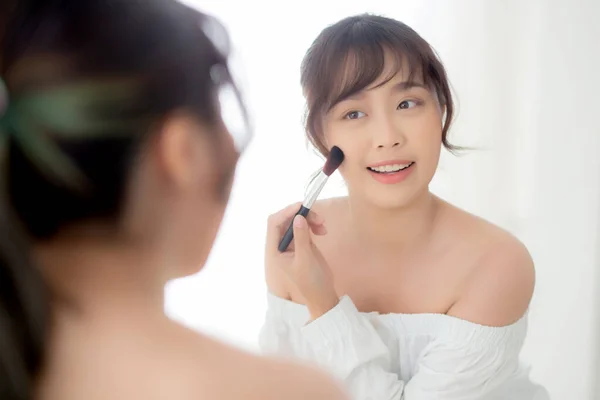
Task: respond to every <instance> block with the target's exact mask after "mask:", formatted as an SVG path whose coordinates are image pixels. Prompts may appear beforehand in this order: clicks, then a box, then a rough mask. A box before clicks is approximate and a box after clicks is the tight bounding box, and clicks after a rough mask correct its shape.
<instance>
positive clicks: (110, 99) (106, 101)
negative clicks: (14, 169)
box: [0, 79, 143, 190]
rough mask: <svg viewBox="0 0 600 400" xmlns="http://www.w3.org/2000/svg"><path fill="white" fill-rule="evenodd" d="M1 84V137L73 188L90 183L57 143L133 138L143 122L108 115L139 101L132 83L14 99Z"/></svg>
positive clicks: (92, 84) (101, 83) (76, 85)
mask: <svg viewBox="0 0 600 400" xmlns="http://www.w3.org/2000/svg"><path fill="white" fill-rule="evenodd" d="M0 85H1V86H2V88H0V91H3V93H0V99H5V100H4V103H6V104H4V107H2V104H1V103H0V134H1V135H11V137H12V138H13V139H14V140H15V141H16V142H17V143H18V144H19V146H20V147H21V149H22V150H23V152H24V153H25V154H27V156H28V157H29V158H30V159H31V160H32V161H33V162H34V163H35V164H36V165H37V166H38V168H39V169H40V171H41V172H43V173H45V174H46V175H47V176H48V178H50V179H55V180H56V179H58V180H59V181H60V182H61V183H62V184H66V185H68V186H70V187H71V188H73V189H78V190H81V189H83V190H85V189H86V187H88V183H89V182H87V178H86V176H85V175H84V174H83V172H82V171H80V169H79V168H78V167H77V165H76V164H75V163H74V162H73V160H71V159H70V158H69V157H68V156H67V155H66V154H65V153H64V152H63V151H62V150H61V148H60V146H59V145H58V144H57V142H56V139H61V140H86V139H94V138H100V137H110V136H113V137H114V136H115V135H123V134H131V133H132V131H136V130H138V129H139V128H140V123H141V122H143V121H140V120H139V119H137V120H135V119H131V118H118V117H117V118H114V115H113V116H110V115H107V114H105V113H103V112H102V111H103V110H104V111H106V110H110V109H112V110H113V111H114V110H115V109H116V110H118V106H121V105H128V104H131V103H132V102H135V100H136V98H137V96H138V94H139V90H138V89H139V86H138V85H137V84H134V83H133V82H131V81H123V80H109V81H107V80H102V79H99V80H90V81H80V82H73V83H67V84H62V85H56V86H51V87H46V88H36V89H34V90H31V91H24V93H20V94H19V95H18V96H15V97H14V98H10V99H9V95H8V90H7V88H6V85H5V83H4V82H3V81H0ZM1 101H2V100H0V102H1ZM115 107H117V108H115ZM2 110H4V111H2ZM103 114H104V115H103Z"/></svg>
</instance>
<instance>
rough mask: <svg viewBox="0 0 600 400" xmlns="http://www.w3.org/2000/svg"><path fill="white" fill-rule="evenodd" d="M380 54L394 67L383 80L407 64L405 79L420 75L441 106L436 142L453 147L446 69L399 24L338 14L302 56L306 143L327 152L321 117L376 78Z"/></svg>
mask: <svg viewBox="0 0 600 400" xmlns="http://www.w3.org/2000/svg"><path fill="white" fill-rule="evenodd" d="M386 54H389V55H391V56H392V57H393V61H394V63H395V65H394V67H395V68H394V69H393V70H392V73H391V74H390V75H389V76H386V77H384V79H383V83H385V82H387V81H389V80H390V79H392V78H393V77H394V76H395V75H396V73H398V72H399V71H400V70H401V69H402V67H403V66H407V68H408V69H409V70H408V80H409V81H414V80H418V79H420V80H421V81H422V83H423V84H425V85H426V86H428V87H430V88H431V90H433V91H434V92H435V93H436V95H437V97H438V100H439V102H440V105H441V106H442V107H444V108H445V119H444V124H443V128H442V144H443V145H444V147H445V148H446V149H448V150H450V151H453V150H458V149H459V148H458V147H457V146H454V145H452V144H450V142H449V141H448V130H449V129H450V124H451V122H452V117H453V113H454V104H453V101H452V93H451V91H450V85H449V83H448V78H447V77H446V71H445V69H444V66H443V65H442V63H441V61H440V60H439V58H438V57H437V55H436V54H435V51H434V50H433V49H432V47H431V46H430V45H429V44H428V43H427V42H426V41H425V40H424V39H423V38H422V37H421V36H419V34H418V33H417V32H415V31H414V30H413V29H412V28H410V27H409V26H407V25H405V24H403V23H402V22H400V21H397V20H394V19H391V18H386V17H382V16H377V15H370V14H362V15H357V16H352V17H348V18H344V19H343V20H341V21H339V22H337V23H335V24H333V25H331V26H329V27H327V28H326V29H324V30H323V31H322V32H321V33H320V34H319V36H318V37H317V38H316V39H315V41H314V42H313V43H312V45H311V46H310V48H309V49H308V51H307V52H306V55H305V56H304V59H303V61H302V67H301V85H302V88H303V91H304V95H305V97H306V100H307V104H306V108H307V110H306V114H305V118H304V123H305V129H306V134H307V136H308V139H309V141H310V143H311V144H312V145H313V146H314V147H315V148H316V149H317V150H318V151H319V152H320V153H321V154H322V155H324V156H327V155H328V153H329V149H327V147H326V146H325V144H324V141H323V131H322V121H323V117H324V116H325V114H326V113H327V112H328V111H330V110H331V109H332V108H333V107H334V106H335V105H336V104H337V103H339V102H340V101H342V100H344V99H346V98H347V97H349V96H352V95H353V94H356V93H357V92H360V91H361V90H363V89H365V88H367V87H368V86H369V85H371V84H373V83H374V82H375V81H376V80H377V79H380V78H381V76H382V73H383V72H384V69H385V65H384V57H385V55H386ZM383 83H382V84H383Z"/></svg>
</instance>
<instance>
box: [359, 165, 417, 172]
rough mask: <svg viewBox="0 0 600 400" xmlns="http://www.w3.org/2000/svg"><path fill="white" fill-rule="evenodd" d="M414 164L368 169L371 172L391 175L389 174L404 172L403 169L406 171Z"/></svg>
mask: <svg viewBox="0 0 600 400" xmlns="http://www.w3.org/2000/svg"><path fill="white" fill-rule="evenodd" d="M413 164H414V162H411V163H408V164H391V165H382V166H380V167H367V169H369V170H371V171H375V172H379V173H382V174H389V173H394V172H398V171H402V170H403V169H406V168H408V167H410V166H411V165H413Z"/></svg>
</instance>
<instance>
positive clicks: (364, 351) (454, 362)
mask: <svg viewBox="0 0 600 400" xmlns="http://www.w3.org/2000/svg"><path fill="white" fill-rule="evenodd" d="M267 296H268V310H267V315H266V320H265V323H264V325H263V327H262V330H261V333H260V338H259V343H260V347H261V349H262V351H263V352H264V353H266V354H271V355H278V356H283V357H292V358H300V359H303V360H305V361H309V362H314V363H316V364H318V365H319V366H321V367H323V368H325V369H326V370H328V371H330V372H331V373H332V374H333V375H334V376H335V377H337V378H339V379H340V380H341V381H342V383H343V384H344V385H345V387H346V388H347V390H348V393H350V394H351V395H352V398H353V399H355V400H368V399H370V400H392V399H393V400H401V399H402V400H434V399H435V400H534V399H535V400H548V399H549V396H548V394H547V392H546V390H545V389H544V388H542V387H540V386H539V385H536V384H534V383H533V382H532V381H531V380H530V379H529V376H528V375H529V371H528V370H527V369H526V368H524V367H522V365H521V363H520V361H519V353H520V351H521V348H522V346H523V341H524V339H525V335H526V332H527V315H524V316H523V317H522V318H521V319H520V320H519V321H517V322H516V323H514V324H512V325H508V326H504V327H488V326H482V325H478V324H475V323H472V322H468V321H465V320H462V319H459V318H455V317H451V316H447V315H443V314H379V313H361V312H359V311H358V310H357V308H356V306H355V305H354V303H353V302H352V300H351V299H350V297H348V296H344V297H342V298H341V300H340V302H339V303H338V305H337V306H336V307H334V308H332V309H331V310H330V311H329V312H327V313H326V314H324V315H323V316H321V317H320V318H318V319H316V320H314V321H312V322H310V323H307V322H308V321H309V319H310V314H309V312H308V309H307V307H306V306H304V305H300V304H297V303H294V302H291V301H289V300H285V299H282V298H280V297H277V296H274V295H273V294H271V293H268V295H267Z"/></svg>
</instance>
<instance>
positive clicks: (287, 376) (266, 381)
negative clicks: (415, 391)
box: [159, 326, 345, 400]
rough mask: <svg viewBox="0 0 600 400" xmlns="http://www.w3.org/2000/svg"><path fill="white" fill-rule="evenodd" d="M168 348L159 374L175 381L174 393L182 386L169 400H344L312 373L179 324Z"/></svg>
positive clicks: (301, 366)
mask: <svg viewBox="0 0 600 400" xmlns="http://www.w3.org/2000/svg"><path fill="white" fill-rule="evenodd" d="M169 346H170V347H171V349H170V351H168V350H167V349H165V351H164V354H165V358H166V359H168V362H164V363H161V364H160V368H161V373H160V374H159V375H162V376H163V379H165V378H167V379H168V381H170V382H180V384H179V385H177V386H178V387H174V388H173V390H182V391H186V389H185V388H187V391H186V393H182V396H181V397H175V396H170V397H169V398H174V399H175V398H177V399H178V400H179V399H187V398H189V399H194V400H195V399H198V398H211V399H223V400H228V399H231V400H233V399H238V398H247V399H254V398H256V399H257V400H258V399H281V398H286V399H298V400H299V399H301V398H302V399H306V398H312V399H323V400H325V399H339V400H342V399H345V397H343V394H342V392H341V390H340V389H339V388H338V386H336V385H335V384H334V383H333V382H332V381H331V380H330V379H328V378H327V377H326V376H324V375H322V374H321V373H320V372H318V371H316V370H314V369H311V368H309V367H307V366H303V365H300V364H294V363H291V362H287V361H283V360H279V359H274V358H266V357H262V356H259V355H258V354H254V353H251V352H248V351H245V350H241V349H238V348H235V347H233V346H230V345H227V344H225V343H223V342H221V341H219V340H216V339H213V338H210V337H207V336H204V335H200V334H198V333H197V332H194V331H191V330H189V329H187V328H184V327H181V326H176V327H175V328H174V335H173V338H172V340H171V341H170V345H169ZM165 361H167V360H165ZM163 382H164V380H163Z"/></svg>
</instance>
